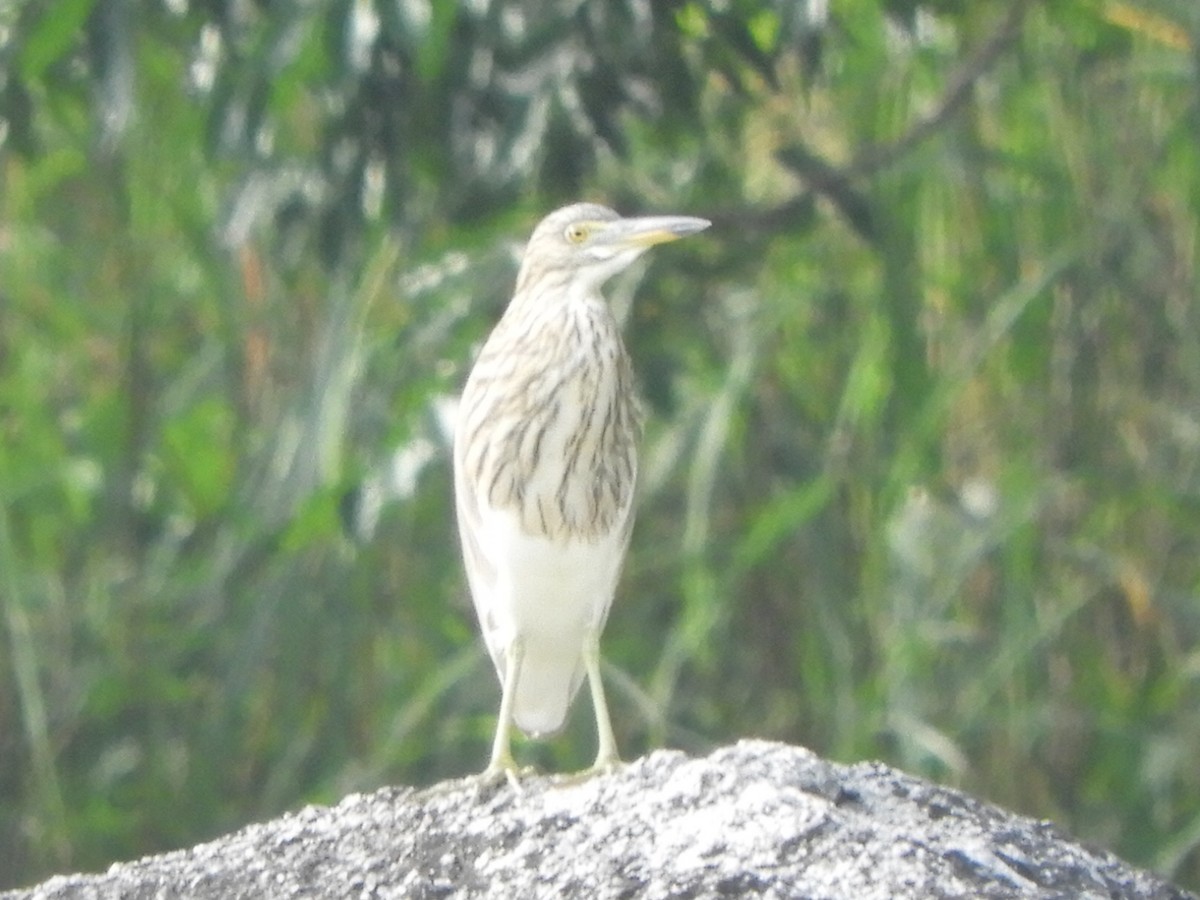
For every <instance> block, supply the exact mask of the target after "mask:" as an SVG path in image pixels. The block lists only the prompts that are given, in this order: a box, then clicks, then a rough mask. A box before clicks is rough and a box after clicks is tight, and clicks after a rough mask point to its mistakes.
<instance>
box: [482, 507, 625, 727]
mask: <svg viewBox="0 0 1200 900" xmlns="http://www.w3.org/2000/svg"><path fill="white" fill-rule="evenodd" d="M628 514H629V509H628V507H626V509H625V510H624V511H623V515H622V516H621V517H620V521H621V522H622V523H623V522H624V519H625V518H626V517H627V516H628ZM480 518H481V525H482V528H481V532H482V533H481V534H480V546H481V547H482V548H486V550H485V552H486V553H487V555H488V557H489V558H490V560H491V561H492V563H493V565H494V566H495V573H496V577H495V579H494V580H493V581H492V582H491V584H490V585H488V586H487V588H485V589H484V590H483V591H482V592H481V593H483V594H484V596H477V597H476V606H477V612H478V613H479V618H480V624H481V626H482V628H483V632H484V636H485V639H486V641H487V646H488V650H489V652H490V653H491V656H492V659H493V660H494V661H495V663H496V667H497V670H498V671H499V673H500V677H501V678H502V679H503V677H504V655H505V653H506V651H507V649H508V647H510V646H512V642H513V641H514V640H517V639H520V640H521V642H522V645H523V647H524V656H523V659H522V664H521V671H520V672H519V674H518V677H517V691H516V696H515V698H514V701H513V719H514V720H515V721H516V723H517V726H518V727H519V728H520V729H521V730H522V731H525V732H528V733H531V734H546V733H550V732H553V731H556V730H558V729H559V728H560V727H562V724H563V722H564V721H565V719H566V715H567V710H568V708H569V707H570V704H571V700H572V699H573V698H574V696H575V692H576V691H577V690H578V689H579V684H580V682H581V680H582V677H583V658H582V654H583V648H584V644H585V642H586V641H587V640H589V639H591V638H593V637H594V638H595V639H599V634H600V631H601V629H603V627H604V622H605V620H606V618H607V616H608V610H609V607H610V605H611V604H612V598H613V593H614V591H615V590H616V585H617V579H618V578H619V576H620V571H621V559H622V557H623V555H624V550H625V538H624V528H623V527H618V528H615V529H614V530H613V531H612V532H611V533H610V534H608V535H606V536H602V537H600V538H598V539H597V540H595V541H578V540H577V541H571V542H567V543H564V542H562V541H555V542H551V541H549V540H547V539H545V538H542V537H536V536H531V535H528V534H525V533H523V532H522V531H521V529H520V528H519V527H518V525H517V521H516V518H515V516H514V515H513V514H511V513H509V512H508V511H505V510H491V509H484V510H481V516H480ZM480 587H481V586H480Z"/></svg>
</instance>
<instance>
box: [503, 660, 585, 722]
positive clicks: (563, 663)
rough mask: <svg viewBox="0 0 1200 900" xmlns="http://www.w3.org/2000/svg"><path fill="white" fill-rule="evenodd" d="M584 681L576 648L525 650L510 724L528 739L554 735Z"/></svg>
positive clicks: (564, 719)
mask: <svg viewBox="0 0 1200 900" xmlns="http://www.w3.org/2000/svg"><path fill="white" fill-rule="evenodd" d="M582 681H583V659H582V658H581V656H580V653H579V649H578V647H577V646H576V647H572V648H571V649H570V650H564V648H563V647H544V646H543V647H538V646H529V647H526V648H525V654H524V658H523V659H522V660H521V671H520V673H519V674H518V676H517V696H516V697H515V698H514V699H513V721H514V722H516V724H517V727H518V728H520V729H521V730H522V731H523V732H525V733H526V734H528V735H530V736H531V737H545V736H547V735H551V734H554V732H556V731H558V730H559V729H560V728H562V727H563V724H564V723H565V722H566V721H567V711H568V710H569V709H570V708H571V701H572V700H574V699H575V694H577V693H578V692H579V685H580V683H581V682H582Z"/></svg>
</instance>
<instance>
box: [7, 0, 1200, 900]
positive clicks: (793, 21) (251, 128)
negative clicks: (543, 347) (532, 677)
mask: <svg viewBox="0 0 1200 900" xmlns="http://www.w3.org/2000/svg"><path fill="white" fill-rule="evenodd" d="M580 198H586V199H591V200H599V201H602V202H605V203H608V204H609V205H611V206H614V207H616V208H617V209H619V210H620V211H622V212H624V213H629V214H633V213H657V212H663V213H665V212H673V213H688V214H694V215H701V216H706V217H708V218H711V219H712V220H713V222H714V226H713V228H712V229H711V230H710V231H708V232H706V233H705V234H704V235H703V236H702V237H701V238H697V239H694V240H689V241H685V242H682V243H680V244H679V245H673V246H671V247H668V248H665V249H661V250H659V251H657V252H656V253H654V254H651V255H649V256H648V257H646V258H645V261H644V263H643V264H641V265H640V267H639V268H637V269H636V270H635V271H632V272H630V273H627V274H626V275H625V276H622V277H620V278H618V279H616V280H615V281H614V282H613V283H612V284H611V285H610V287H609V296H610V297H611V299H612V302H613V304H614V306H615V308H616V309H617V310H618V312H619V314H620V315H621V316H622V317H623V318H624V321H625V323H626V333H627V336H628V344H629V346H630V350H631V353H632V355H633V356H634V359H635V364H636V366H637V370H638V373H639V376H640V379H641V386H642V392H643V395H644V398H645V405H646V409H647V419H648V420H647V435H646V439H645V442H644V448H643V479H642V484H641V500H640V513H639V521H638V526H637V529H636V530H635V532H634V537H633V545H632V551H631V555H630V559H629V563H628V565H627V568H626V572H625V577H624V580H623V583H622V587H621V589H620V592H619V595H618V599H617V603H616V606H615V608H614V610H613V614H612V616H611V618H610V620H609V626H608V630H607V634H606V636H605V640H604V649H605V654H606V657H607V660H608V668H607V670H606V679H607V681H608V683H609V691H610V694H609V696H610V704H611V706H612V708H613V717H614V722H615V724H616V728H617V733H618V734H617V736H618V740H619V744H620V746H621V748H622V751H623V753H624V755H625V756H626V758H633V757H636V756H638V755H641V754H643V753H645V752H646V751H647V750H649V749H652V748H655V747H660V746H671V747H679V748H683V749H685V750H687V751H689V752H693V753H704V752H706V751H708V750H709V749H710V748H712V747H714V746H716V745H718V744H721V743H725V742H730V741H733V740H735V739H737V738H739V737H743V736H759V737H768V738H776V739H780V740H785V741H789V742H793V743H797V744H803V745H805V746H808V747H810V748H812V749H814V750H815V751H817V752H819V753H821V754H824V755H826V756H828V757H830V758H832V759H834V760H839V761H847V762H849V761H857V760H863V759H882V760H885V761H887V762H888V763H891V764H893V765H895V766H899V767H901V768H903V769H905V770H907V771H909V772H913V773H916V774H919V775H923V776H925V777H928V778H931V779H934V780H936V781H938V782H941V783H944V784H947V785H953V786H956V787H961V788H963V789H966V790H968V791H970V792H972V793H973V794H976V795H978V796H980V797H983V798H986V799H987V800H990V801H992V802H995V803H999V804H1002V805H1004V806H1006V807H1009V808H1011V809H1014V810H1017V811H1019V812H1022V813H1026V814H1028V815H1031V816H1036V817H1044V818H1049V819H1053V820H1054V821H1056V822H1058V823H1060V824H1062V825H1064V826H1065V827H1066V828H1068V829H1069V830H1071V831H1072V832H1073V833H1074V834H1076V835H1077V836H1079V837H1081V838H1084V839H1086V840H1088V841H1090V842H1094V843H1096V844H1100V845H1103V846H1104V847H1107V848H1110V849H1112V850H1114V851H1116V852H1117V853H1119V854H1120V855H1122V856H1124V857H1126V858H1127V859H1129V860H1131V861H1132V862H1134V863H1136V864H1139V865H1141V866H1144V867H1148V868H1151V869H1154V870H1156V871H1158V872H1160V873H1162V874H1163V875H1165V876H1167V877H1168V878H1170V879H1173V880H1175V881H1177V882H1178V883H1180V884H1183V885H1185V886H1190V887H1191V888H1193V889H1196V888H1200V762H1198V759H1200V754H1198V749H1197V748H1200V309H1198V306H1197V287H1198V284H1200V271H1198V265H1200V262H1198V255H1200V232H1198V219H1200V217H1198V215H1197V213H1198V211H1200V7H1198V6H1197V5H1196V4H1195V3H1194V2H1193V0H1055V2H1053V3H1038V2H1032V0H984V2H972V3H961V2H953V0H927V2H921V0H844V2H837V3H832V2H828V0H775V2H748V0H671V2H662V3H659V2H647V0H613V2H605V3H596V2H593V3H588V2H583V0H543V2H514V0H471V2H468V3H463V4H451V3H435V2H431V0H304V2H296V3H269V2H266V0H26V2H7V3H0V887H5V886H14V885H17V884H24V883H31V882H33V881H36V880H38V879H41V878H43V877H45V876H48V875H49V874H51V873H53V872H56V871H66V870H78V869H98V868H103V867H106V866H107V864H108V863H109V862H111V861H113V860H116V859H125V858H130V857H135V856H138V855H141V854H146V853H151V852H154V851H159V850H163V849H166V848H173V847H180V846H185V845H190V844H192V843H194V842H196V841H199V840H202V839H205V838H208V837H211V836H214V835H217V834H219V833H221V832H224V831H227V830H230V829H233V828H236V827H237V826H239V825H242V824H244V823H247V822H250V821H254V820H260V819H263V818H267V817H270V816H272V815H274V814H276V813H278V812H280V811H282V810H287V809H294V808H296V807H298V806H300V805H302V804H304V803H309V802H319V803H329V802H335V801H336V800H337V799H339V798H340V797H341V796H342V795H344V794H345V793H347V792H350V791H356V790H370V789H372V788H374V787H378V786H380V785H383V784H387V783H403V784H416V785H423V784H428V783H430V782H433V781H435V780H437V779H441V778H446V777H450V776H459V775H463V774H466V773H469V772H474V771H477V770H479V769H481V768H482V767H483V765H484V762H485V760H486V757H487V753H488V747H489V742H490V738H491V733H492V727H493V722H494V715H495V711H496V708H497V706H498V702H499V688H498V686H497V684H496V681H495V676H494V673H493V672H492V670H491V666H490V663H489V662H488V661H487V659H486V657H485V654H484V652H483V649H482V646H481V643H480V641H479V639H478V637H477V633H476V629H475V623H474V620H473V614H472V612H471V609H470V603H469V600H468V597H467V593H466V588H465V585H464V580H463V576H462V574H461V568H460V564H459V554H458V546H457V539H456V535H455V531H454V523H453V513H452V508H453V506H452V501H451V484H450V477H449V464H448V455H447V443H446V426H447V422H448V420H449V418H450V416H451V415H452V407H453V398H454V396H455V394H456V392H457V390H458V389H459V387H460V385H461V383H462V381H463V380H464V378H465V375H466V371H467V368H468V367H469V364H470V360H471V356H472V352H473V349H474V348H476V347H477V346H478V344H479V342H480V341H481V340H482V338H483V337H484V336H485V335H486V333H487V331H488V330H489V329H490V327H491V326H492V324H493V323H494V322H495V320H496V318H497V317H498V316H499V314H500V312H501V310H502V309H503V306H504V304H505V302H506V300H507V299H508V296H509V294H510V292H511V287H512V280H513V277H514V274H515V270H516V263H517V260H518V255H519V252H520V249H521V247H522V244H523V241H524V240H525V238H526V237H527V235H528V234H529V232H530V230H531V229H532V227H533V225H534V224H535V223H536V222H537V220H538V219H539V218H540V217H541V216H542V215H543V214H544V213H546V212H547V211H549V210H550V209H552V208H554V207H556V206H558V205H561V204H563V203H565V202H569V201H573V200H576V199H580ZM592 732H593V728H592V720H591V712H590V710H589V709H588V705H587V700H586V697H581V698H580V702H579V703H578V704H577V705H576V708H575V712H574V715H573V717H572V720H571V723H570V726H569V728H568V729H567V731H566V732H565V733H564V734H563V735H562V736H561V737H559V738H558V739H556V740H554V741H552V742H550V743H547V744H539V745H533V744H522V745H520V746H519V747H518V748H517V752H518V755H519V757H520V758H522V759H523V760H528V761H532V762H536V763H537V764H539V765H541V766H543V767H546V768H550V769H555V770H562V769H572V768H578V767H582V766H585V765H587V764H588V763H589V762H590V761H591V757H592V754H593V752H594V746H595V744H594V741H595V737H594V735H593V733H592Z"/></svg>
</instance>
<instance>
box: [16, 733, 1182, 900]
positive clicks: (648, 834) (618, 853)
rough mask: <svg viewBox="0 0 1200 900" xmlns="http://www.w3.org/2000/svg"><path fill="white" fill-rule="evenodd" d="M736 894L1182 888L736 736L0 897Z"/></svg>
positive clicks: (319, 821) (884, 780) (879, 780)
mask: <svg viewBox="0 0 1200 900" xmlns="http://www.w3.org/2000/svg"><path fill="white" fill-rule="evenodd" d="M736 896H751V897H768V898H801V897H803V898H855V900H867V898H918V897H919V898H922V900H929V898H942V897H972V898H991V897H1061V898H1067V897H1070V898H1091V897H1096V898H1125V897H1128V898H1135V897H1136V898H1163V900H1166V898H1181V900H1182V898H1187V897H1191V896H1192V895H1190V894H1188V893H1187V892H1185V891H1183V890H1181V889H1179V888H1176V887H1172V886H1171V885H1169V884H1167V883H1165V882H1164V881H1162V880H1161V879H1159V878H1156V877H1155V876H1153V875H1150V874H1148V873H1146V872H1143V871H1139V870H1137V869H1134V868H1132V867H1131V866H1129V865H1126V864H1125V863H1123V862H1121V861H1120V860H1119V859H1117V858H1116V857H1114V856H1112V855H1111V854H1109V853H1105V852H1103V851H1099V850H1093V849H1088V848H1085V847H1082V846H1080V845H1079V844H1078V843H1076V842H1075V841H1073V840H1071V839H1070V838H1069V837H1067V836H1066V835H1064V834H1063V833H1062V832H1061V831H1060V830H1059V829H1057V828H1056V827H1055V826H1053V825H1050V824H1048V823H1045V822H1036V821H1033V820H1031V819H1027V818H1023V817H1021V816H1016V815H1013V814H1011V813H1008V812H1005V811H1003V810H1000V809H997V808H996V807H993V806H989V805H987V804H985V803H981V802H979V801H977V800H974V799H972V798H970V797H967V796H965V795H964V794H961V793H959V792H957V791H953V790H949V789H947V788H942V787H937V786H936V785H932V784H929V783H928V782H925V781H922V780H920V779H918V778H913V777H911V776H908V775H904V774H902V773H900V772H897V771H895V770H893V769H889V768H888V767H886V766H884V765H881V764H878V763H860V764H857V765H850V766H844V765H837V764H835V763H830V762H826V761H824V760H822V759H820V758H819V757H817V756H815V755H813V754H812V753H809V752H808V751H807V750H803V749H800V748H796V747H790V746H786V745H783V744H776V743H768V742H764V741H743V742H741V743H739V744H737V745H736V746H734V747H726V748H723V749H721V750H718V751H716V752H715V753H713V754H712V755H711V756H708V757H706V758H703V759H692V758H689V757H688V756H685V755H684V754H683V753H679V752H675V751H658V752H655V753H652V754H650V755H649V756H647V757H645V758H643V759H640V760H638V761H637V762H635V763H632V764H630V765H629V766H627V767H625V768H624V769H622V770H621V771H620V772H619V773H617V774H616V775H612V776H608V777H603V778H593V779H591V780H586V781H583V782H580V783H573V784H571V783H563V782H561V781H559V782H556V781H555V780H554V779H550V778H533V779H529V780H528V781H526V782H525V783H524V787H523V791H522V792H521V793H520V794H517V793H515V792H514V791H513V790H512V789H511V788H510V787H509V786H508V785H507V784H499V785H494V786H490V787H480V786H478V785H477V784H474V783H473V782H470V781H469V780H464V781H456V782H447V783H445V784H443V785H439V786H437V787H436V788H434V789H432V790H428V791H416V790H413V789H410V788H384V789H383V790H380V791H376V792H374V793H372V794H355V795H352V796H349V797H346V798H345V799H344V800H343V801H342V802H341V803H339V804H338V805H337V806H334V807H315V806H312V807H307V808H305V809H302V810H300V811H299V812H296V813H292V814H289V815H285V816H282V817H280V818H278V819H275V820H273V821H270V822H264V823H262V824H259V825H251V826H249V827H247V828H244V829H242V830H241V831H238V832H235V833H233V834H230V835H227V836H225V837H222V838H219V839H218V840H215V841H212V842H210V843H207V844H201V845H199V846H196V847H193V848H191V849H190V850H181V851H176V852H173V853H165V854H162V855H160V856H152V857H147V858H145V859H141V860H138V861H136V862H129V863H117V864H115V865H113V866H112V867H111V868H109V870H108V871H107V872H105V873H103V874H99V875H70V876H59V877H56V878H52V879H51V880H49V881H47V882H45V883H44V884H42V885H39V886H37V887H34V888H32V889H29V890H23V891H11V892H8V893H3V894H0V900H34V898H36V900H43V898H45V900H50V898H53V900H68V898H70V900H75V898H80V900H82V898H110V897H113V898H123V900H151V898H163V900H166V898H175V897H188V898H214V900H215V898H221V900H230V898H251V897H253V898H283V897H294V898H339V900H341V898H400V897H406V898H408V897H411V898H435V897H503V898H525V897H553V898H559V897H584V898H668V897H671V898H676V897H736Z"/></svg>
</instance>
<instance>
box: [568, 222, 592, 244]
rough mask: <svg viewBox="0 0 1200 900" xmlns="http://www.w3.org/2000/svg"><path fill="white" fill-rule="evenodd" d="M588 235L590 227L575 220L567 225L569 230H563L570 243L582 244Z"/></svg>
mask: <svg viewBox="0 0 1200 900" xmlns="http://www.w3.org/2000/svg"><path fill="white" fill-rule="evenodd" d="M587 236H588V227H587V226H586V225H584V224H583V223H582V222H574V223H572V224H571V225H568V226H567V230H566V231H564V232H563V237H564V238H566V239H567V243H568V244H582V243H583V242H584V241H585V240H586V239H587Z"/></svg>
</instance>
